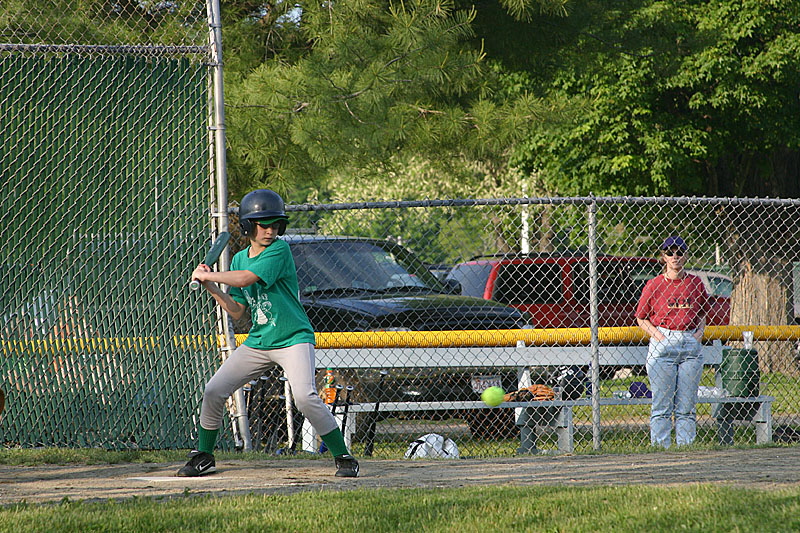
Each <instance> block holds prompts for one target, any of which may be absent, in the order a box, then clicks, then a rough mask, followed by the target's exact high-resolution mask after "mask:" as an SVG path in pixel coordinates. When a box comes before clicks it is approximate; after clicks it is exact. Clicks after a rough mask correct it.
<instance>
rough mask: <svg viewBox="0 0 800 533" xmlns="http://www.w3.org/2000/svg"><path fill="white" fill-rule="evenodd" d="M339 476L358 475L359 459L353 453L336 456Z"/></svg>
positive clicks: (337, 474)
mask: <svg viewBox="0 0 800 533" xmlns="http://www.w3.org/2000/svg"><path fill="white" fill-rule="evenodd" d="M333 460H334V461H335V462H336V476H337V477H358V461H356V458H355V457H353V456H352V455H339V456H337V457H334V458H333Z"/></svg>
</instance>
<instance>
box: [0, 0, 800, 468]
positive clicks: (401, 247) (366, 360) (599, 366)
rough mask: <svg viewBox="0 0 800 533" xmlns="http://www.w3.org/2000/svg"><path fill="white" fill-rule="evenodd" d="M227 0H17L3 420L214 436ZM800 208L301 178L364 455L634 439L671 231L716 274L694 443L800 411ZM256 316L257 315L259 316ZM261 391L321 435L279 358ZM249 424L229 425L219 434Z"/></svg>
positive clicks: (774, 435) (603, 445)
mask: <svg viewBox="0 0 800 533" xmlns="http://www.w3.org/2000/svg"><path fill="white" fill-rule="evenodd" d="M208 12H210V10H209V9H208V7H207V5H206V3H204V2H189V3H175V2H145V1H130V2H129V1H120V2H100V1H86V2H77V3H76V2H62V1H58V0H33V1H29V0H26V1H10V2H4V4H3V13H2V15H0V116H2V117H4V119H5V123H4V127H3V128H2V129H0V146H1V147H2V148H1V149H0V182H1V183H2V195H0V215H2V217H3V220H4V222H5V225H6V228H5V230H4V235H5V237H6V253H5V255H4V259H3V261H2V264H0V279H1V280H2V282H3V286H4V290H3V293H2V307H1V308H0V314H1V315H2V320H1V322H0V341H1V342H2V358H1V359H0V388H2V389H3V391H4V392H5V395H6V398H7V400H6V409H5V411H4V413H3V414H2V419H0V442H1V443H2V444H3V445H6V446H42V445H46V446H49V445H59V446H102V447H107V448H115V449H124V448H134V447H146V448H159V449H160V448H175V447H180V448H187V447H190V446H192V444H193V443H194V436H195V432H196V424H197V417H198V413H199V402H200V395H201V394H202V388H203V384H204V383H205V381H206V380H207V379H208V378H209V377H210V376H211V375H212V373H213V371H214V369H215V368H216V367H217V366H218V364H219V360H220V346H221V345H223V346H224V345H225V344H226V342H227V341H223V340H221V338H222V335H221V333H223V332H224V331H225V330H226V324H227V322H226V320H223V317H222V316H221V315H220V314H219V312H218V311H217V309H216V308H215V307H214V306H213V305H212V302H211V300H210V299H209V298H207V297H206V296H205V295H204V294H202V292H201V293H191V292H189V291H187V290H186V281H187V278H188V276H189V273H190V272H191V270H192V267H193V266H194V265H196V264H197V262H198V261H199V260H200V258H201V257H202V256H203V255H204V251H205V249H206V248H207V247H208V244H209V242H210V240H211V239H212V238H213V235H214V232H215V230H216V229H217V228H215V225H216V223H215V222H213V221H214V220H216V219H219V218H221V217H222V215H223V214H220V213H217V212H216V210H215V206H217V205H218V203H219V198H217V194H218V192H217V191H220V190H224V188H222V189H220V188H219V187H218V186H217V184H215V181H214V178H213V177H212V176H213V174H214V173H215V172H217V171H218V170H219V168H217V167H218V166H219V161H220V159H219V156H220V155H221V153H220V151H219V150H216V151H215V147H216V146H219V145H220V137H219V136H215V133H214V132H216V131H218V130H219V129H220V128H219V126H218V124H217V123H218V122H219V120H218V119H215V118H214V113H212V109H213V106H212V105H211V99H212V78H213V76H212V69H214V68H216V67H218V66H219V65H218V61H217V59H216V57H215V54H213V53H212V50H211V49H210V47H209V46H208V45H207V44H206V43H207V41H208V39H209V23H208V21H207V13H208ZM211 26H212V27H213V28H215V29H217V30H218V29H219V26H218V24H217V25H215V24H211ZM217 74H218V72H217ZM218 111H219V110H218ZM224 196H225V194H221V193H220V194H219V197H222V198H224ZM799 208H800V201H797V200H763V199H762V200H759V199H724V198H723V199H714V198H712V199H698V198H536V199H526V198H516V199H494V200H439V201H419V202H374V203H359V204H349V205H344V204H337V205H313V206H311V205H303V206H289V209H290V212H291V218H292V231H291V232H290V233H289V234H287V235H286V237H285V238H286V239H287V240H288V241H289V242H290V244H291V247H292V250H293V253H294V254H295V261H296V266H297V269H298V277H299V280H300V286H301V291H302V294H301V299H302V300H303V303H304V305H305V307H306V310H307V312H308V315H309V318H310V319H311V321H312V323H313V325H314V327H315V329H316V331H317V332H318V351H317V356H318V364H319V374H318V377H319V386H320V390H322V388H323V387H322V386H323V381H322V380H323V376H324V375H325V370H326V368H328V367H330V368H331V370H332V373H333V375H334V377H335V379H336V383H337V384H338V385H340V386H341V387H342V389H341V390H340V392H339V399H338V400H337V402H336V405H333V406H332V408H335V409H336V412H337V416H339V418H340V420H341V422H342V425H343V427H344V428H345V434H346V435H347V439H348V440H349V442H350V444H351V447H352V449H353V452H354V453H355V454H356V455H359V456H361V455H374V456H378V457H397V456H402V455H403V454H404V453H405V452H406V451H407V449H408V447H409V443H411V442H412V441H414V440H417V439H418V438H420V437H422V436H424V435H431V434H436V435H440V436H441V437H442V439H441V441H437V440H436V439H435V438H429V441H428V442H426V443H424V444H420V445H419V446H416V447H415V449H416V450H426V449H428V448H430V449H434V450H435V449H439V447H438V446H437V444H441V447H440V448H441V450H442V452H440V453H442V454H447V453H451V454H452V453H453V451H454V449H455V448H456V447H457V448H458V451H459V454H460V455H461V456H504V455H514V454H518V453H534V452H537V451H539V452H544V453H550V452H552V453H556V452H563V451H576V452H588V451H593V450H597V449H602V450H604V451H625V452H628V451H634V450H636V449H640V448H646V447H648V446H649V444H650V434H649V432H650V404H649V402H650V399H649V398H647V391H651V390H652V385H653V383H652V377H653V376H650V375H648V374H647V372H646V368H645V363H646V353H647V338H646V337H645V336H644V335H643V334H642V333H641V331H640V330H639V329H638V328H637V327H636V325H635V324H636V323H635V319H634V311H635V308H636V305H637V302H638V300H639V297H640V295H641V291H642V287H643V286H644V284H645V282H646V281H647V280H648V279H651V278H653V277H655V276H657V275H658V274H659V273H660V272H661V268H662V266H661V265H660V264H659V262H658V256H657V253H656V247H657V246H658V244H659V243H660V242H662V240H663V239H664V238H665V237H666V236H668V235H675V234H678V235H681V236H682V237H683V238H684V239H686V241H687V242H688V243H689V253H688V255H687V256H686V266H687V268H689V269H691V270H692V272H693V273H694V274H696V275H697V276H699V278H700V279H701V280H702V282H703V284H704V286H705V288H706V290H707V292H708V293H709V294H710V295H711V301H710V309H709V314H708V321H709V326H708V327H707V328H706V339H705V341H704V348H703V353H704V355H705V356H706V360H705V362H706V364H705V365H704V368H703V371H702V375H701V380H700V384H699V391H700V402H699V403H698V404H697V415H696V416H697V422H698V436H697V440H696V441H695V442H696V444H697V445H698V446H710V445H712V444H715V443H717V442H720V440H721V441H722V442H724V443H726V444H730V443H732V442H733V443H757V442H765V441H769V440H774V441H792V440H795V439H796V438H797V435H798V432H799V431H800V429H798V428H800V420H798V411H800V405H798V402H800V400H798V399H797V397H798V391H800V383H798V380H799V379H800V376H798V370H799V369H798V364H800V362H799V361H798V346H797V341H798V338H800V335H799V334H798V327H800V326H799V325H798V316H799V315H800V296H798V290H800V266H798V265H799V264H800V245H799V244H798V236H800V226H799V225H800V217H799V216H798V209H799ZM233 215H234V217H235V210H234V213H233ZM233 226H234V227H233V229H235V224H234V225H233ZM218 229H225V228H223V227H220V228H218ZM234 241H235V242H234V244H233V247H234V251H236V250H237V249H241V248H242V247H243V246H245V245H246V243H245V242H243V241H242V239H241V238H239V239H234ZM223 264H224V261H223ZM234 327H235V329H236V331H237V332H238V333H239V340H241V337H242V336H243V335H244V334H246V332H247V330H248V324H247V323H246V322H242V323H236V324H234ZM745 332H753V341H752V346H751V347H750V346H745V345H744V335H745ZM715 341H717V342H718V344H716V345H715V344H714V342H715ZM490 386H500V387H502V388H503V389H504V391H505V392H506V393H508V394H509V396H508V399H507V400H506V401H505V402H504V403H502V404H501V405H499V406H498V407H494V408H488V407H487V406H486V405H484V404H483V403H482V402H481V400H480V398H481V392H482V391H483V390H485V389H486V388H487V387H490ZM347 387H352V390H348V388H347ZM243 396H244V399H245V401H246V402H247V411H246V412H247V415H248V419H249V426H250V427H249V429H250V434H251V436H252V440H251V442H252V446H253V449H256V450H258V451H264V452H271V453H277V452H279V451H280V452H287V451H294V452H296V453H300V452H301V451H308V452H317V451H319V442H318V441H317V440H316V437H315V436H314V435H313V433H312V432H311V431H310V429H309V428H308V427H307V425H306V424H305V423H304V420H303V417H302V414H301V413H299V412H297V411H296V410H295V409H294V408H293V407H292V402H291V391H290V389H289V388H288V387H287V386H286V383H285V381H283V380H282V379H281V375H280V373H279V372H277V371H273V372H269V373H267V374H265V376H263V377H262V378H261V379H259V380H257V381H255V382H253V383H251V384H249V385H248V386H247V387H245V391H244V395H243ZM333 396H335V394H334V395H333ZM345 410H347V415H346V416H347V418H346V419H345V414H344V413H345ZM229 427H233V424H232V425H231V426H229ZM240 437H241V435H234V434H233V432H232V431H226V432H224V435H223V436H222V437H221V443H220V445H221V447H222V448H233V447H234V446H235V445H237V444H240V443H241V440H240ZM420 453H421V452H420Z"/></svg>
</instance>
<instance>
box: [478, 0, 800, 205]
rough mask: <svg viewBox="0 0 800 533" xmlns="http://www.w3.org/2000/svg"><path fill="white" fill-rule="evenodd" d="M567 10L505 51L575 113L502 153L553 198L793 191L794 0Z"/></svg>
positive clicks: (675, 1)
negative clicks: (531, 49)
mask: <svg viewBox="0 0 800 533" xmlns="http://www.w3.org/2000/svg"><path fill="white" fill-rule="evenodd" d="M570 6H571V12H570V15H569V16H568V17H565V18H563V19H558V18H544V17H540V18H538V19H537V21H535V22H534V23H536V24H537V29H539V30H540V31H539V33H538V34H537V36H536V43H535V44H537V45H541V47H539V48H538V50H539V54H535V55H534V58H533V59H532V60H530V61H527V62H526V61H524V60H523V59H521V58H519V57H516V56H515V55H514V54H513V53H512V54H511V57H510V59H511V60H513V61H514V62H515V65H516V66H517V68H522V69H528V70H529V71H530V72H531V74H532V76H533V82H534V84H533V86H532V87H531V90H532V91H534V92H537V93H539V94H542V95H547V96H545V98H546V99H548V98H552V99H558V100H562V99H569V100H571V101H573V102H575V104H576V105H580V106H582V107H583V108H584V109H585V110H586V112H585V113H581V114H580V115H577V117H578V118H577V120H575V121H573V122H571V123H566V122H565V123H560V124H553V125H551V126H549V127H548V126H547V125H546V126H545V127H543V128H540V129H538V130H537V131H535V132H533V133H532V135H531V136H530V138H529V139H528V142H527V143H525V144H524V146H522V147H521V148H520V149H519V150H518V151H517V153H516V157H515V158H514V159H513V162H514V163H517V164H519V165H521V166H523V168H527V169H529V170H531V169H539V170H541V171H542V174H543V176H545V179H546V180H547V182H548V183H549V184H550V188H552V189H554V190H558V191H559V192H561V193H562V194H586V193H588V192H590V191H591V192H594V193H595V194H606V193H608V194H667V195H674V194H701V195H702V194H706V195H752V196H798V195H800V180H798V179H797V172H798V168H799V167H798V163H800V158H799V156H800V151H798V148H799V147H800V127H799V126H800V113H798V111H800V109H798V87H799V86H800V69H798V64H797V55H798V50H800V7H798V4H797V3H796V2H793V1H786V0H777V1H773V2H763V1H758V0H748V1H740V0H737V1H732V0H718V1H711V2H706V1H690V2H686V1H683V0H663V1H653V0H650V1H641V0H628V1H616V0H615V1H581V0H578V1H575V2H572V3H571V4H570ZM506 24H509V25H511V26H519V24H520V23H516V22H514V21H508V20H507V21H506ZM516 33H518V31H513V30H512V31H509V32H506V34H516ZM530 44H534V43H530ZM491 46H492V43H491V41H490V42H489V44H488V45H487V48H491ZM548 57H557V58H558V62H556V63H547V62H546V61H543V60H544V58H548ZM537 61H538V63H537Z"/></svg>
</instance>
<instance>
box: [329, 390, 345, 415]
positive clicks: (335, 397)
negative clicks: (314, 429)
mask: <svg viewBox="0 0 800 533" xmlns="http://www.w3.org/2000/svg"><path fill="white" fill-rule="evenodd" d="M343 388H344V387H342V386H341V385H336V394H334V395H333V403H332V404H331V414H332V415H333V416H336V406H337V404H338V403H339V393H340V392H341V391H342V389H343Z"/></svg>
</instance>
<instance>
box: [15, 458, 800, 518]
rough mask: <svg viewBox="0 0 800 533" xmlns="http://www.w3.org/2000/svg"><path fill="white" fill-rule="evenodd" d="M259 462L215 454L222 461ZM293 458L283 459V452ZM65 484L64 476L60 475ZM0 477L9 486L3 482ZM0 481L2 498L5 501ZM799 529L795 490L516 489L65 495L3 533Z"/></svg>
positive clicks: (799, 494)
mask: <svg viewBox="0 0 800 533" xmlns="http://www.w3.org/2000/svg"><path fill="white" fill-rule="evenodd" d="M234 458H235V459H236V460H242V459H245V460H247V459H249V458H253V459H258V458H263V455H261V454H235V453H220V454H219V455H218V460H220V461H227V460H232V459H234ZM180 460H183V452H179V451H150V452H148V451H132V452H107V451H103V450H65V449H39V450H18V449H13V450H1V451H0V464H3V465H22V466H25V467H31V468H34V467H35V466H36V465H41V464H64V463H82V464H114V463H151V462H174V461H180ZM287 461H291V459H287ZM67 481H68V480H65V482H67ZM0 482H10V481H9V480H0ZM1 496H2V483H0V501H2V498H1ZM498 530H499V531H532V532H538V531H546V532H551V531H564V532H571V531H578V532H583V531H586V532H595V531H598V532H603V531H615V532H616V531H639V530H643V531H647V532H648V533H649V532H661V531H665V532H666V531H670V532H671V531H699V532H700V531H701V532H704V533H705V532H717V531H718V532H729V531H742V532H746V531H753V532H755V531H758V532H763V531H768V532H772V531H775V532H780V531H798V530H800V485H799V486H798V487H790V488H785V487H784V488H780V489H773V490H761V489H752V488H736V487H732V486H725V485H720V484H710V483H706V484H700V483H692V481H691V479H687V480H686V484H685V485H680V486H677V487H675V486H671V487H667V486H652V485H640V484H636V485H627V486H602V485H599V486H590V487H586V486H581V487H578V486H557V485H554V486H543V485H536V486H513V485H495V486H483V487H476V486H470V487H459V488H435V489H430V488H426V489H397V488H381V489H372V490H365V489H363V488H357V489H355V490H325V491H301V492H296V493H287V494H255V493H251V494H245V495H236V496H196V495H194V494H193V493H192V491H191V490H189V489H188V488H187V489H184V490H183V494H182V495H181V496H175V497H171V498H150V497H147V498H129V499H124V500H116V501H115V500H106V501H92V502H87V501H70V500H62V501H61V502H60V503H56V504H29V503H16V504H10V505H5V506H3V507H0V533H2V532H13V533H21V532H25V533H27V532H39V531H41V532H52V531H58V532H86V531H110V532H137V533H150V532H162V531H169V532H184V531H209V532H214V533H224V532H249V531H254V532H255V531H276V532H293V531H301V532H308V531H325V532H338V531H347V532H350V533H352V532H362V531H366V532H370V533H375V532H395V531H432V532H438V531H458V532H472V531H475V532H478V531H480V532H483V531H498Z"/></svg>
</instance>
